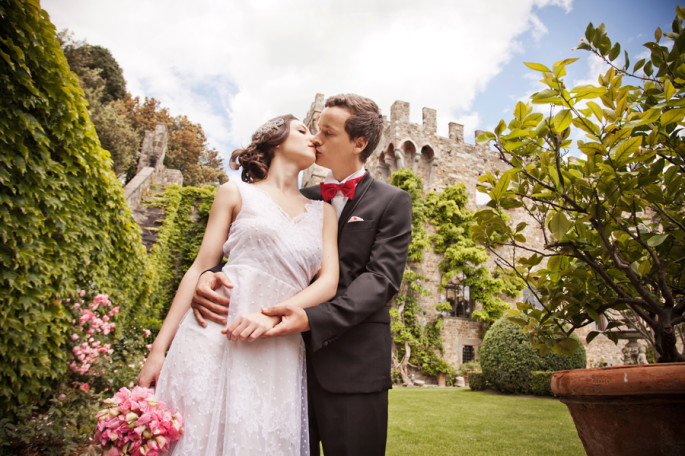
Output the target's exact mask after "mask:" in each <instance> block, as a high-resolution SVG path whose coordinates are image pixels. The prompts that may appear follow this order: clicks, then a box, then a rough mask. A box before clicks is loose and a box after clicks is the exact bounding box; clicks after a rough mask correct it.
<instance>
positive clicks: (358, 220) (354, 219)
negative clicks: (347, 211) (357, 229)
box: [347, 215, 364, 223]
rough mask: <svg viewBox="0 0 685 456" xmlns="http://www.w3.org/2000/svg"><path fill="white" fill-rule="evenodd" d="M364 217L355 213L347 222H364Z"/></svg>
mask: <svg viewBox="0 0 685 456" xmlns="http://www.w3.org/2000/svg"><path fill="white" fill-rule="evenodd" d="M363 221H364V219H363V218H361V217H357V216H356V215H353V216H352V217H350V218H349V219H348V220H347V223H352V222H363Z"/></svg>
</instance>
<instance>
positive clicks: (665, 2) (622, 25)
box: [474, 0, 678, 130]
mask: <svg viewBox="0 0 685 456" xmlns="http://www.w3.org/2000/svg"><path fill="white" fill-rule="evenodd" d="M677 5H678V3H677V2H675V1H670V0H655V1H647V0H574V1H573V3H572V5H571V9H570V11H565V10H564V9H563V8H557V7H546V8H541V9H539V10H538V11H537V16H538V18H539V19H540V21H541V22H542V23H543V24H544V26H545V27H546V28H547V30H548V32H547V33H546V34H545V35H544V36H543V38H542V39H535V38H534V37H533V35H532V34H530V33H529V34H526V35H524V36H523V37H522V39H521V44H522V48H523V49H522V52H521V53H517V54H515V55H514V56H513V58H512V60H511V61H510V62H509V63H508V64H507V65H506V66H504V67H503V68H502V71H501V72H500V73H499V74H498V75H497V76H496V77H494V78H493V79H492V80H491V81H490V82H489V83H488V87H487V88H486V90H484V91H483V92H481V93H479V94H478V96H477V97H476V99H475V100H474V106H475V109H479V112H480V113H481V114H482V120H483V123H482V124H481V127H479V129H482V130H492V129H493V128H494V127H495V125H496V124H497V123H498V122H499V119H501V118H503V119H505V120H508V119H510V118H511V113H512V111H513V108H514V106H515V104H516V101H518V100H520V99H523V98H524V97H525V96H526V95H528V94H530V93H532V92H534V91H535V90H539V89H541V88H542V85H541V83H539V82H538V80H539V79H540V78H538V77H537V76H538V75H539V73H535V72H533V71H531V70H529V69H528V68H527V67H526V66H525V65H524V64H523V62H538V63H542V64H544V65H546V66H548V67H549V68H551V66H552V64H553V63H554V62H556V61H559V60H563V59H565V58H579V59H580V60H578V61H577V62H575V63H573V64H572V65H569V66H568V68H567V71H568V76H567V84H568V83H571V84H572V85H576V84H574V82H579V81H586V80H591V83H593V84H596V82H597V77H596V76H597V75H598V74H599V73H598V70H600V69H603V68H604V67H603V66H601V65H599V64H598V62H597V61H596V59H592V58H591V57H590V53H589V52H587V51H582V50H572V48H574V47H575V46H577V45H578V42H579V39H580V38H581V37H583V36H584V34H585V28H586V27H587V24H589V23H590V22H592V23H593V25H594V26H595V27H598V26H599V25H600V24H601V23H604V25H605V26H606V29H607V33H608V35H609V37H610V38H611V39H612V42H619V43H620V44H621V49H622V50H627V51H628V55H629V58H630V62H631V65H633V64H634V63H635V62H637V61H638V60H639V59H640V58H643V57H646V56H647V55H648V54H647V49H646V48H644V47H643V46H642V45H643V44H644V43H645V42H648V41H653V40H654V31H655V30H656V27H657V26H658V27H661V29H662V31H664V32H665V31H670V30H671V23H672V21H673V18H674V17H675V8H676V6H677ZM662 40H663V38H662ZM663 42H667V40H664V41H662V43H663ZM591 75H594V76H591Z"/></svg>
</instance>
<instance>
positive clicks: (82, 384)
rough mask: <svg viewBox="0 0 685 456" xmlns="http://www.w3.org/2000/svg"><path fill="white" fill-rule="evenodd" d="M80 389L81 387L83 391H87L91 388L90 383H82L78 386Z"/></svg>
mask: <svg viewBox="0 0 685 456" xmlns="http://www.w3.org/2000/svg"><path fill="white" fill-rule="evenodd" d="M78 389H80V390H81V391H83V392H84V393H86V392H88V390H89V389H90V385H89V384H88V383H81V385H80V386H79V387H78Z"/></svg>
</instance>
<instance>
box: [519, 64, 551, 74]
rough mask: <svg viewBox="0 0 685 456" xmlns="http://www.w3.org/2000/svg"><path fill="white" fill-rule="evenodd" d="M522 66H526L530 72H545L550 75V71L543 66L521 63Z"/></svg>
mask: <svg viewBox="0 0 685 456" xmlns="http://www.w3.org/2000/svg"><path fill="white" fill-rule="evenodd" d="M523 64H524V65H525V66H527V67H528V68H530V69H531V70H535V71H543V72H544V71H546V72H548V73H551V71H550V69H549V68H547V67H546V66H544V65H543V64H541V63H534V62H523Z"/></svg>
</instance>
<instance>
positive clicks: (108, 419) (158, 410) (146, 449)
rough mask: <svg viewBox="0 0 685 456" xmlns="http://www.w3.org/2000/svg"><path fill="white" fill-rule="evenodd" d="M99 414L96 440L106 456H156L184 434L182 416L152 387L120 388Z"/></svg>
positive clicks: (106, 401)
mask: <svg viewBox="0 0 685 456" xmlns="http://www.w3.org/2000/svg"><path fill="white" fill-rule="evenodd" d="M105 405H106V407H105V408H104V409H102V410H100V411H99V412H98V413H97V419H98V424H97V432H96V433H95V440H96V441H97V442H98V443H99V444H100V445H102V447H103V449H104V456H114V455H122V456H123V455H126V456H139V455H140V456H157V455H160V454H162V453H164V452H166V451H167V450H168V449H169V444H170V443H171V442H174V441H176V440H178V439H179V437H180V436H181V434H183V417H182V416H181V415H180V414H179V413H171V412H170V411H169V410H168V409H167V407H166V404H165V403H164V402H162V401H158V400H156V399H155V398H154V395H153V392H152V390H150V389H148V388H141V387H139V386H136V387H135V388H133V390H129V389H128V388H121V389H120V390H119V392H117V393H116V394H115V395H114V397H113V398H111V399H107V400H105Z"/></svg>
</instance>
